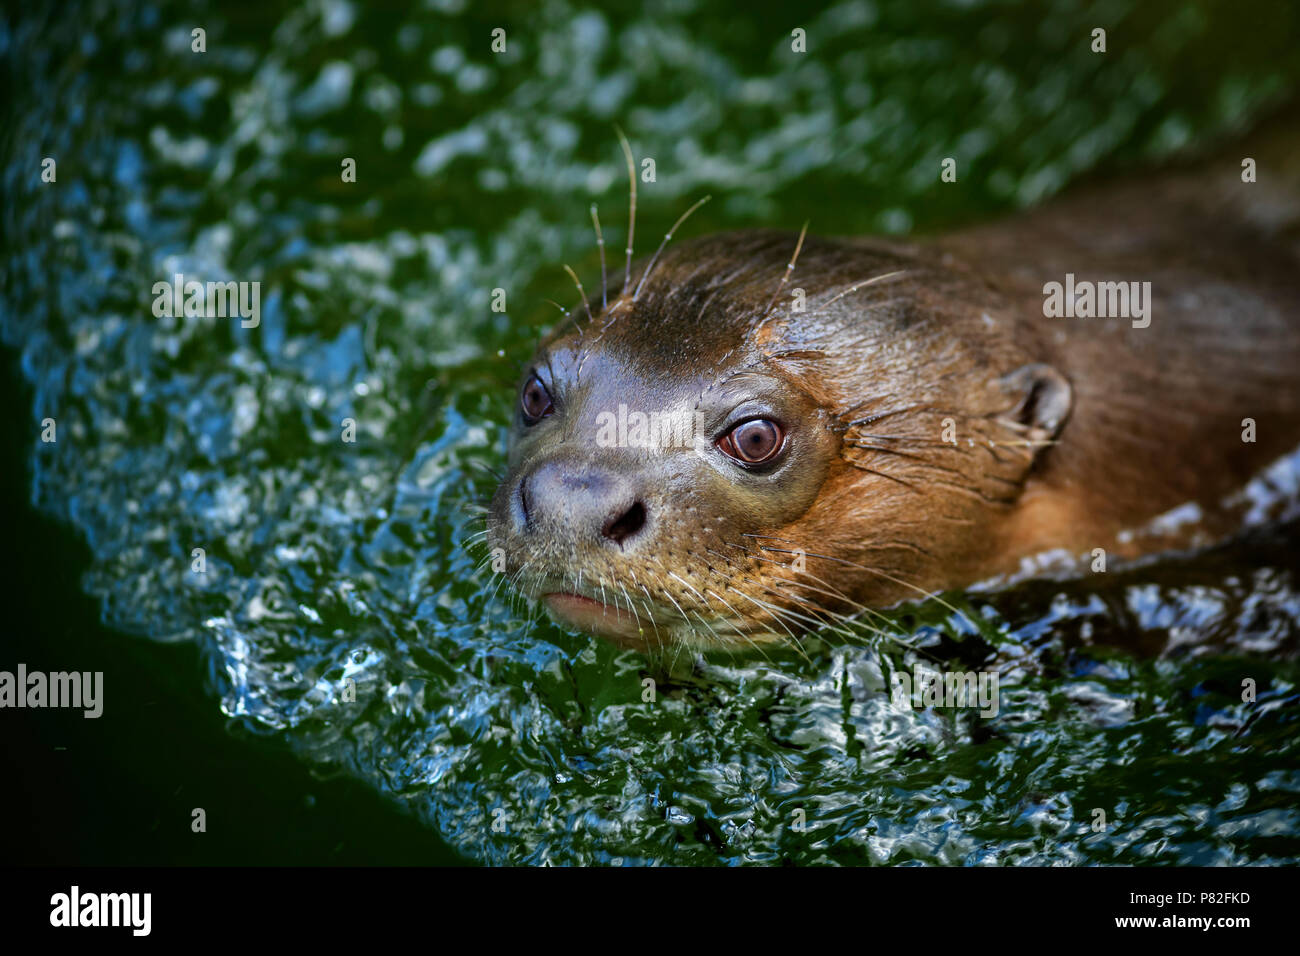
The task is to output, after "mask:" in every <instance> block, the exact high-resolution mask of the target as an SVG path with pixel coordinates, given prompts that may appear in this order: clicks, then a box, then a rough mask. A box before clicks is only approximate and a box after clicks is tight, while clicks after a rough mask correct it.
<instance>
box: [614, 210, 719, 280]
mask: <svg viewBox="0 0 1300 956" xmlns="http://www.w3.org/2000/svg"><path fill="white" fill-rule="evenodd" d="M712 198H713V197H712V196H705V197H704V198H703V199H701V200H699V201H698V202H696V203H695V205H694V206H692V207H691V208H690V209H688V210H686V211H685V212H684V213H682V214H681V215H680V216H678V217H677V221H676V222H675V223H673V227H672V228H671V229H669V230H668V232H666V233H665V234H664V238H663V242H661V243H659V248H658V249H656V250H655V254H654V255H653V256H651V257H650V264H649V265H648V266H646V267H645V272H643V273H641V281H640V282H638V283H637V284H636V290H635V291H634V292H633V293H632V301H633V302H635V301H636V299H637V296H639V295H640V294H641V287H642V286H643V285H645V280H646V279H648V278H650V273H651V272H653V271H654V267H655V263H656V262H658V261H659V253H661V252H663V251H664V246H666V245H668V243H669V242H670V241H671V240H672V238H673V233H675V232H676V231H677V230H678V228H680V227H681V224H682V223H684V222H685V221H686V220H687V218H688V217H689V216H690V214H691V213H693V212H695V210H697V209H699V208H700V207H701V206H703V205H704V204H705V203H706V202H708V201H709V200H710V199H712ZM593 208H594V207H593Z"/></svg>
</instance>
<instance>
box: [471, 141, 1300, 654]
mask: <svg viewBox="0 0 1300 956" xmlns="http://www.w3.org/2000/svg"><path fill="white" fill-rule="evenodd" d="M1264 153H1265V154H1267V149H1265V150H1264ZM1239 170H1240V167H1239V165H1238V160H1236V159H1235V158H1234V159H1231V160H1228V161H1225V162H1222V163H1219V164H1217V165H1216V166H1213V167H1211V168H1210V170H1209V171H1208V172H1180V173H1174V174H1166V175H1164V176H1161V177H1157V178H1154V179H1151V180H1148V181H1144V182H1138V183H1134V184H1128V185H1121V186H1118V187H1111V188H1105V189H1100V190H1092V191H1089V192H1086V193H1083V194H1080V195H1078V196H1075V197H1071V198H1067V199H1065V200H1063V201H1061V202H1058V203H1055V204H1052V205H1050V206H1048V207H1045V208H1043V209H1040V210H1038V211H1035V212H1031V213H1029V214H1027V215H1024V216H1021V217H1018V218H1015V219H1012V220H1010V221H1007V222H1003V223H998V224H994V225H991V226H984V227H980V228H977V229H971V230H967V231H965V232H961V233H957V234H954V235H951V236H948V237H944V238H940V239H936V240H934V241H931V242H917V243H888V242H881V241H865V240H854V239H820V238H816V237H808V238H807V239H806V241H804V243H803V247H802V249H801V251H800V255H799V258H798V261H797V264H796V268H795V269H794V271H793V272H792V273H791V277H790V279H789V282H788V284H787V285H786V286H785V287H784V288H783V289H782V294H781V295H780V297H779V298H777V299H776V301H775V303H774V304H773V305H772V308H771V309H770V310H769V308H768V306H769V304H770V303H773V294H774V291H775V290H777V289H778V288H781V287H780V285H779V283H780V280H781V276H782V275H783V274H784V273H785V271H786V266H787V263H788V262H789V260H790V257H791V255H792V252H793V250H794V249H795V248H796V244H797V237H796V236H795V235H793V234H786V233H776V232H763V231H758V232H754V231H751V232H741V233H732V234H724V235H717V236H711V237H707V238H703V239H697V240H693V241H689V242H683V243H681V244H678V245H676V246H672V247H669V249H668V251H666V252H665V253H664V254H663V255H662V256H661V257H660V258H659V260H658V261H657V263H656V265H655V268H654V270H653V271H652V272H651V273H650V274H649V275H648V277H647V278H646V281H645V282H644V285H643V286H642V287H641V291H640V293H639V295H637V296H636V298H635V301H634V300H633V298H632V294H633V290H634V288H635V287H636V286H637V283H638V278H639V277H640V276H641V275H643V274H644V272H645V268H646V262H644V261H643V262H642V263H641V264H639V265H638V266H637V268H635V269H634V270H633V282H632V283H631V284H630V285H629V287H628V288H627V289H626V291H625V293H624V294H622V295H618V296H615V297H612V298H611V299H610V301H609V305H608V307H607V308H606V309H604V310H598V309H593V312H594V313H595V314H594V317H593V319H592V321H590V322H588V321H587V319H586V314H585V313H584V312H581V311H580V312H579V315H580V319H579V320H575V321H573V322H566V323H565V324H563V325H562V326H561V327H560V328H559V329H557V330H556V331H555V332H554V333H552V335H551V336H550V337H549V338H548V339H547V340H546V341H545V342H544V343H543V344H542V346H541V347H540V348H539V350H538V354H537V357H536V360H535V363H534V365H535V367H537V368H540V369H544V370H545V374H546V375H547V376H548V377H549V378H550V379H551V381H552V382H553V383H554V388H555V390H556V392H558V393H559V394H558V395H557V410H556V414H555V416H554V420H551V419H547V420H545V421H544V422H543V423H542V424H541V425H538V426H535V427H534V429H532V430H529V429H524V428H522V427H521V426H516V429H517V430H516V435H515V440H514V442H513V443H512V451H511V457H510V473H509V474H508V476H507V478H506V481H505V482H503V484H502V488H501V490H500V491H499V492H498V494H497V497H496V499H495V500H494V503H493V509H492V517H491V519H490V522H489V529H490V536H491V538H492V540H493V543H494V544H495V545H497V546H501V547H504V548H505V549H506V552H507V555H508V557H509V562H510V570H511V572H512V573H513V575H514V577H515V580H516V582H517V583H518V584H519V585H520V586H521V587H522V589H523V590H524V591H525V593H529V594H532V595H534V596H536V595H539V594H542V593H546V591H547V589H548V588H550V589H551V590H555V589H557V588H560V587H563V588H565V589H568V590H572V591H575V592H578V593H585V594H587V595H588V596H592V597H595V598H597V599H599V600H602V601H604V602H605V603H608V604H610V605H613V606H617V607H625V608H627V609H629V610H631V611H632V612H634V613H635V614H636V615H637V618H638V621H639V622H641V618H642V617H644V619H645V620H644V621H643V622H641V623H642V624H643V626H642V627H641V628H640V629H639V632H638V633H639V639H637V638H631V639H627V638H626V637H625V639H624V643H631V644H633V645H636V646H646V647H654V646H656V643H657V644H658V645H661V646H668V645H670V644H672V643H674V642H678V641H680V642H686V643H699V644H707V645H713V646H717V645H726V646H746V645H749V644H754V643H758V642H761V641H763V640H768V639H773V638H780V637H782V636H783V635H786V634H789V633H793V632H797V631H798V630H799V629H801V628H803V627H806V626H808V625H810V624H814V623H816V622H817V621H819V620H825V619H828V618H833V617H834V616H835V615H838V614H845V613H851V612H854V611H856V610H859V609H861V608H863V607H882V606H886V605H890V604H893V603H896V602H898V601H900V600H906V599H909V598H915V597H919V596H921V595H923V594H925V593H929V592H932V591H935V590H941V589H946V588H953V587H961V586H965V585H969V584H971V583H973V582H976V581H979V580H982V579H987V578H990V577H993V576H997V575H1007V574H1010V573H1012V572H1014V571H1016V569H1017V568H1018V567H1019V566H1020V565H1021V563H1022V561H1024V560H1025V559H1027V558H1030V557H1031V556H1033V555H1035V554H1037V553H1039V552H1042V551H1047V550H1052V549H1063V550H1065V551H1068V552H1070V553H1072V554H1079V553H1081V552H1087V551H1091V550H1092V549H1094V548H1104V549H1106V550H1107V551H1108V553H1115V554H1120V555H1128V556H1132V555H1136V554H1140V553H1144V552H1147V551H1150V550H1155V549H1160V548H1165V547H1170V546H1172V545H1178V544H1185V543H1187V542H1188V541H1190V540H1196V541H1204V540H1210V539H1213V538H1216V537H1219V536H1221V535H1223V534H1224V533H1226V532H1228V531H1230V530H1231V529H1232V528H1233V527H1234V526H1235V523H1236V521H1237V520H1238V515H1237V514H1236V513H1234V512H1233V510H1232V509H1231V508H1227V507H1224V506H1223V500H1224V498H1225V496H1227V495H1229V494H1230V493H1231V492H1233V491H1234V490H1236V489H1239V488H1240V487H1241V486H1243V485H1244V484H1245V483H1246V482H1247V481H1248V480H1249V479H1250V478H1251V477H1252V476H1253V475H1255V474H1257V473H1258V472H1259V470H1260V469H1261V468H1263V467H1264V466H1265V465H1267V464H1268V463H1270V462H1272V461H1274V460H1275V459H1277V458H1279V457H1280V456H1282V455H1284V454H1286V453H1287V452H1289V451H1291V450H1292V449H1294V448H1295V447H1296V445H1297V443H1298V442H1300V388H1298V387H1297V378H1296V369H1297V368H1300V281H1298V280H1297V276H1300V268H1298V266H1300V257H1298V256H1297V254H1296V247H1295V246H1294V244H1293V243H1292V242H1291V240H1290V239H1289V237H1288V232H1287V230H1289V229H1290V228H1291V227H1292V224H1293V223H1294V222H1295V221H1296V220H1295V217H1294V215H1293V214H1292V213H1288V212H1287V210H1288V209H1291V210H1292V212H1294V208H1295V207H1294V205H1292V206H1288V205H1287V204H1288V203H1293V199H1292V198H1291V197H1292V194H1291V193H1288V192H1276V191H1275V192H1273V193H1272V194H1271V195H1270V194H1269V190H1272V189H1275V187H1271V186H1265V185H1262V184H1245V183H1242V182H1241V181H1240V176H1239ZM1262 175H1263V174H1262ZM1067 272H1070V273H1074V275H1075V276H1076V277H1077V279H1078V280H1085V279H1090V280H1096V281H1101V280H1107V281H1149V282H1151V283H1152V293H1153V303H1152V320H1151V324H1150V326H1149V327H1147V328H1133V327H1132V324H1131V322H1130V321H1129V320H1127V319H1123V318H1086V319H1085V318H1047V317H1045V316H1044V314H1043V302H1044V293H1043V286H1044V283H1046V282H1049V281H1062V280H1063V279H1064V276H1065V274H1066V273H1067ZM871 279H875V280H876V281H874V282H870V283H868V284H865V285H861V286H860V288H857V289H856V291H851V290H854V287H855V286H858V285H860V284H862V283H864V282H866V280H871ZM796 289H802V290H804V292H805V294H806V301H807V307H806V311H803V312H799V313H796V312H794V311H793V310H792V304H793V301H794V298H793V293H794V290H796ZM754 389H758V392H760V393H764V394H769V395H775V396H778V397H779V398H780V400H782V401H786V402H788V403H789V404H788V409H787V412H786V414H788V415H793V416H794V419H793V420H792V421H790V422H789V423H788V424H789V427H790V429H791V433H792V434H798V435H799V441H800V442H802V444H797V445H796V446H795V447H794V449H793V451H792V452H791V455H792V461H791V463H790V465H791V466H790V467H783V468H782V469H781V470H780V472H779V473H778V474H777V475H776V476H775V477H773V478H770V479H764V478H762V477H758V478H755V477H754V476H750V475H745V474H742V473H740V472H735V473H731V472H729V471H728V469H727V467H726V466H725V464H723V465H720V464H719V462H718V461H716V460H714V459H713V458H711V457H709V455H710V454H711V453H709V452H707V451H706V452H704V453H701V452H699V451H697V450H684V451H680V452H676V453H672V454H666V455H647V454H645V453H639V452H635V451H630V450H628V449H603V448H596V447H594V442H593V435H594V428H595V416H596V414H597V413H598V412H599V411H601V410H610V409H611V408H613V407H614V406H615V405H616V404H617V402H619V401H623V402H626V403H627V404H629V405H633V406H634V407H641V408H645V409H653V408H656V407H663V406H665V405H667V404H670V403H671V402H672V401H674V400H676V399H681V398H682V397H683V396H685V397H686V398H687V399H688V400H692V401H694V403H695V407H696V408H703V409H717V408H725V406H726V404H727V402H728V401H739V400H741V399H743V398H745V397H747V396H748V395H750V394H751V393H754ZM763 390H766V392H763ZM1062 410H1064V412H1065V414H1064V415H1061V414H1058V413H1059V412H1061V411H1062ZM1245 418H1252V419H1254V420H1255V421H1256V423H1257V429H1258V438H1257V441H1256V442H1255V443H1253V444H1249V443H1243V441H1242V420H1243V419H1245ZM945 426H951V427H950V429H949V430H952V429H955V434H956V436H957V439H958V441H957V443H956V444H952V443H950V442H948V441H946V440H945V437H947V436H946V435H945ZM557 456H559V457H560V458H562V459H563V460H564V462H565V463H566V467H569V468H571V469H576V470H577V471H579V472H580V471H581V469H582V468H583V467H586V466H587V465H586V464H585V463H588V462H590V463H598V464H599V467H601V468H603V469H610V470H612V471H614V472H617V473H618V474H619V475H621V476H623V478H622V479H620V480H624V479H625V480H627V481H629V482H633V483H635V485H636V487H637V488H638V493H639V494H640V495H641V496H642V497H643V498H644V499H645V501H646V502H647V508H648V509H649V510H650V513H651V514H652V515H653V518H654V520H653V522H652V523H651V524H649V525H648V526H647V529H646V531H645V533H644V534H643V535H642V536H641V537H640V538H639V539H638V540H637V541H636V542H635V544H634V546H631V547H623V546H620V547H617V548H614V547H609V546H607V543H602V542H600V541H577V540H570V535H569V534H568V531H567V529H566V528H565V527H564V526H563V525H562V524H553V525H550V526H547V527H544V528H542V529H541V530H538V529H529V530H526V531H521V530H519V529H518V528H512V527H511V525H510V521H509V520H508V514H507V510H508V503H509V501H508V499H509V495H510V494H511V493H512V492H511V489H512V488H513V487H514V486H515V484H516V483H517V482H518V481H519V480H520V476H521V475H526V474H527V473H529V472H530V470H534V469H536V468H537V467H539V466H540V463H543V462H546V461H551V460H555V459H556V458H557ZM1187 502H1197V503H1198V504H1199V505H1200V506H1201V508H1202V509H1203V520H1202V521H1201V522H1200V523H1199V524H1198V525H1197V526H1196V527H1195V528H1194V529H1192V531H1194V532H1195V534H1194V535H1193V537H1192V538H1187V537H1182V538H1178V539H1171V538H1169V537H1161V536H1159V535H1145V536H1144V535H1137V536H1132V537H1130V536H1128V535H1126V532H1131V531H1135V530H1137V529H1140V528H1141V526H1142V525H1143V524H1144V523H1146V522H1149V521H1150V520H1151V519H1153V518H1155V517H1156V516H1158V515H1160V514H1162V513H1164V512H1167V511H1169V510H1170V509H1173V508H1175V507H1178V506H1180V505H1183V504H1185V503H1187ZM797 552H803V553H805V554H806V557H804V558H803V559H802V560H803V561H804V562H806V566H805V567H804V569H803V570H802V571H801V570H796V569H794V568H793V567H791V566H790V565H791V563H792V562H793V561H794V560H795V556H796V555H795V553H797ZM602 595H603V596H602ZM652 628H653V635H652V633H651V629H652Z"/></svg>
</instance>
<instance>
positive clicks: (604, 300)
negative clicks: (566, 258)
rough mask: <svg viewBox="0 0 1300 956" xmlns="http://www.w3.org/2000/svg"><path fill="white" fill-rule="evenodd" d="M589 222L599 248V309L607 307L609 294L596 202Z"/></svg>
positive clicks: (603, 235)
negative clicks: (594, 231)
mask: <svg viewBox="0 0 1300 956" xmlns="http://www.w3.org/2000/svg"><path fill="white" fill-rule="evenodd" d="M591 224H592V226H594V227H595V229H596V248H597V249H599V250H600V309H601V311H602V312H603V311H604V310H605V309H608V308H609V294H608V292H607V286H606V284H605V234H604V233H602V232H601V231H600V217H599V216H597V215H596V204H595V203H592V204H591Z"/></svg>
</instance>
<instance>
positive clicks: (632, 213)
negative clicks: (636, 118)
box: [614, 126, 636, 295]
mask: <svg viewBox="0 0 1300 956" xmlns="http://www.w3.org/2000/svg"><path fill="white" fill-rule="evenodd" d="M614 129H615V130H616V131H617V132H618V142H619V145H621V146H622V147H623V157H624V158H625V159H626V160H627V182H628V190H629V193H628V212H627V268H626V270H625V271H624V273H623V291H622V292H621V293H620V295H627V287H628V285H629V284H630V283H631V281H632V238H633V235H634V233H635V232H636V163H635V162H634V161H633V159H632V146H631V145H630V144H629V143H628V141H627V137H626V136H624V135H623V130H622V129H621V128H620V127H618V126H615V127H614Z"/></svg>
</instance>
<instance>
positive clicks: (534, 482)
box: [519, 461, 646, 546]
mask: <svg viewBox="0 0 1300 956" xmlns="http://www.w3.org/2000/svg"><path fill="white" fill-rule="evenodd" d="M519 504H520V510H521V511H522V512H523V515H522V516H523V520H524V525H525V527H527V528H538V527H546V528H552V529H556V530H560V529H563V530H564V531H565V533H567V534H570V535H577V536H579V537H587V538H590V539H592V540H597V541H610V542H613V543H614V544H617V545H619V546H622V545H623V543H624V542H625V541H627V540H628V539H629V538H631V537H633V536H635V535H636V534H637V533H638V532H639V531H640V530H641V529H642V528H643V527H645V523H646V508H645V504H644V502H642V501H641V500H640V499H638V498H637V495H636V492H635V490H634V489H633V487H632V484H631V482H629V481H628V480H627V479H626V478H623V477H622V476H620V475H618V474H615V473H614V472H611V471H607V470H605V469H602V468H595V467H591V466H584V467H574V466H572V465H566V464H564V463H563V462H556V461H550V462H545V463H543V464H542V465H540V466H538V467H537V468H536V469H535V470H534V471H533V472H532V473H531V474H528V475H525V476H524V477H523V478H522V479H521V480H520V482H519Z"/></svg>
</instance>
